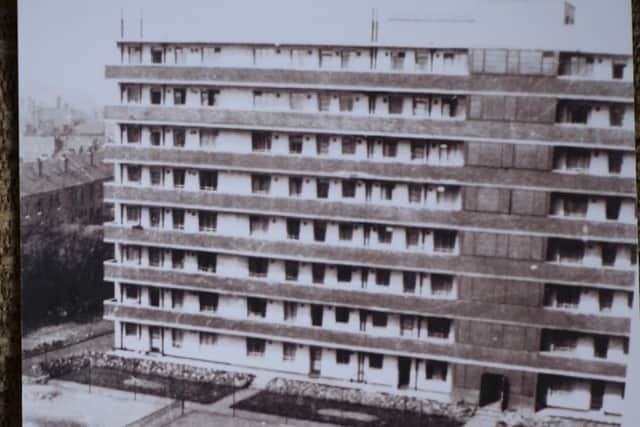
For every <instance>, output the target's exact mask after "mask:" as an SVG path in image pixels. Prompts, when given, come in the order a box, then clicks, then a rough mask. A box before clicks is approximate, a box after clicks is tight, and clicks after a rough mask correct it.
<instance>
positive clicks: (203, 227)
mask: <svg viewBox="0 0 640 427" xmlns="http://www.w3.org/2000/svg"><path fill="white" fill-rule="evenodd" d="M217 224H218V214H217V213H216V212H208V211H200V212H198V227H199V229H200V231H216V226H217Z"/></svg>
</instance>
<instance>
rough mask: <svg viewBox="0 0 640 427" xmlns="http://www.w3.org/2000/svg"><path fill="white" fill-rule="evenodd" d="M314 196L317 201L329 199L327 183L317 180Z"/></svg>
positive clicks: (326, 181)
mask: <svg viewBox="0 0 640 427" xmlns="http://www.w3.org/2000/svg"><path fill="white" fill-rule="evenodd" d="M316 195H317V197H318V199H326V198H328V197H329V181H328V180H324V179H319V180H317V181H316Z"/></svg>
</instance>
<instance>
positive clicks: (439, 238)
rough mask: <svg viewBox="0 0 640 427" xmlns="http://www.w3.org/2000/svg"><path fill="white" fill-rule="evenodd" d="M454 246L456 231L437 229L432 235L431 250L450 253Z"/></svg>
mask: <svg viewBox="0 0 640 427" xmlns="http://www.w3.org/2000/svg"><path fill="white" fill-rule="evenodd" d="M455 246H456V232H455V231H448V230H438V231H436V232H434V236H433V250H434V251H435V252H443V253H452V252H453V251H454V250H455Z"/></svg>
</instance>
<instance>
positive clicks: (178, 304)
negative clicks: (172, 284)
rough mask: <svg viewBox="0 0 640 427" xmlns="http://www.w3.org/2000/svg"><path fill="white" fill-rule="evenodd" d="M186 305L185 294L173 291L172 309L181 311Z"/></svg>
mask: <svg viewBox="0 0 640 427" xmlns="http://www.w3.org/2000/svg"><path fill="white" fill-rule="evenodd" d="M183 303H184V292H183V291H180V290H177V289H173V290H171V308H175V309H180V308H182V305H183Z"/></svg>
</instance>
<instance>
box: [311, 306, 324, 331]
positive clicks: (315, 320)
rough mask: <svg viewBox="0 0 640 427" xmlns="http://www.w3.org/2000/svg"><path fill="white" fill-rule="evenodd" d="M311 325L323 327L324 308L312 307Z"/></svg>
mask: <svg viewBox="0 0 640 427" xmlns="http://www.w3.org/2000/svg"><path fill="white" fill-rule="evenodd" d="M311 324H312V325H313V326H322V306H321V305H312V306H311Z"/></svg>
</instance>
